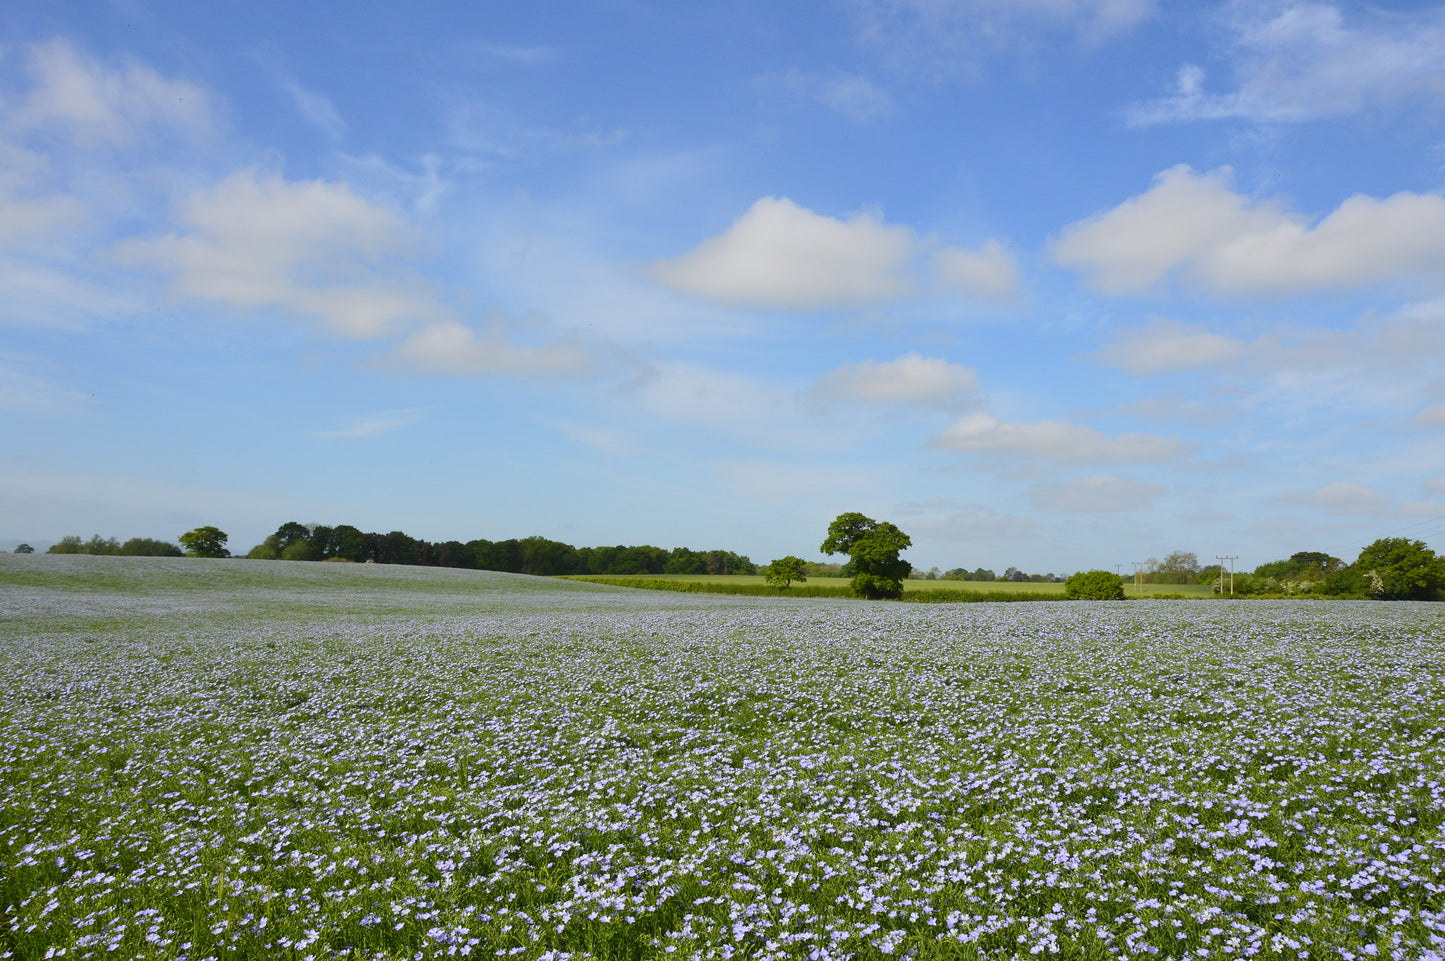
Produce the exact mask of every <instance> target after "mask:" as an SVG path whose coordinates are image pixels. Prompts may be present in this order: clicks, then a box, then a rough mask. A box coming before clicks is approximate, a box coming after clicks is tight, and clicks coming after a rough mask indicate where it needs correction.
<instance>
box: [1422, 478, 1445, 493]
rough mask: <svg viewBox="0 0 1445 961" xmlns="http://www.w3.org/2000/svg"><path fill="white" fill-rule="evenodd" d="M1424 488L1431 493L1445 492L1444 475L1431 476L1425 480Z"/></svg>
mask: <svg viewBox="0 0 1445 961" xmlns="http://www.w3.org/2000/svg"><path fill="white" fill-rule="evenodd" d="M1425 490H1426V491H1427V492H1429V493H1431V494H1445V477H1433V478H1431V479H1430V480H1427V481H1426V482H1425Z"/></svg>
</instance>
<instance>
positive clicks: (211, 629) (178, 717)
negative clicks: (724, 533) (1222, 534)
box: [0, 555, 1445, 961]
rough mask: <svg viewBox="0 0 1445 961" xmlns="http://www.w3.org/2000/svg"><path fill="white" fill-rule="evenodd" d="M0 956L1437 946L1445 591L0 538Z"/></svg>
mask: <svg viewBox="0 0 1445 961" xmlns="http://www.w3.org/2000/svg"><path fill="white" fill-rule="evenodd" d="M0 619H3V620H0V786H3V790H0V905H3V912H4V913H3V916H0V956H3V957H15V958H25V959H30V958H46V957H52V956H59V955H60V954H61V952H62V951H63V952H64V956H65V957H67V958H70V957H81V958H91V957H97V958H98V957H106V958H189V959H197V958H206V957H212V958H243V957H251V958H259V957H267V958H273V957H280V958H298V959H299V958H308V957H309V958H316V959H321V958H441V957H455V956H468V955H470V956H474V957H494V956H506V957H518V958H526V959H531V958H549V959H553V961H555V959H559V958H567V957H597V958H643V957H669V956H672V957H709V958H730V957H768V958H818V959H821V958H848V957H858V958H883V957H895V958H896V957H904V958H916V959H928V958H974V957H983V958H1012V957H1030V956H1045V957H1047V956H1052V955H1060V956H1066V957H1073V958H1079V957H1082V958H1103V957H1115V956H1133V957H1142V956H1146V955H1150V956H1155V957H1161V958H1183V957H1201V958H1202V957H1210V958H1220V957H1225V958H1229V957H1234V958H1242V957H1256V958H1286V957H1287V958H1296V957H1313V958H1320V957H1341V958H1356V957H1367V956H1381V957H1393V958H1402V959H1403V958H1411V959H1414V958H1439V957H1441V956H1442V954H1441V952H1442V951H1445V886H1442V882H1441V878H1442V877H1445V836H1442V820H1445V607H1442V606H1440V605H1433V606H1432V605H1425V604H1379V603H1375V604H1371V603H1364V602H1323V601H1321V602H1310V603H1291V602H1274V601H1256V602H1238V603H1200V602H1178V601H1147V600H1146V601H1130V602H1122V603H1112V604H1110V603H1090V602H1051V603H1016V604H1003V605H984V604H970V605H958V606H950V605H908V604H886V603H872V604H869V603H864V602H855V601H844V600H828V599H824V600H808V599H771V598H746V597H729V596H712V595H685V594H668V593H653V592H643V591H629V590H623V589H614V588H605V587H599V586H596V585H588V584H579V583H575V582H569V581H552V580H541V579H532V578H524V577H519V576H513V575H504V574H488V573H482V572H473V571H451V570H437V569H418V568H402V567H380V566H373V567H361V566H353V565H329V564H302V563H288V562H246V561H200V560H168V559H146V558H107V557H88V556H68V557H60V556H44V555H38V556H32V557H17V556H12V555H0Z"/></svg>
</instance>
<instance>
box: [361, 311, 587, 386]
mask: <svg viewBox="0 0 1445 961" xmlns="http://www.w3.org/2000/svg"><path fill="white" fill-rule="evenodd" d="M389 362H390V363H391V364H392V365H393V366H396V367H399V368H401V369H403V370H408V371H415V372H417V373H426V374H451V375H453V376H457V377H476V376H484V375H488V374H517V375H523V376H530V377H565V376H576V375H579V374H585V373H587V372H589V371H590V370H591V369H592V367H593V362H592V359H591V358H590V357H589V356H588V354H587V351H586V350H584V349H583V347H582V346H581V345H580V344H578V343H575V342H572V341H559V342H556V343H552V344H547V345H545V346H531V345H527V344H517V343H512V342H509V340H508V331H507V330H506V328H505V326H504V325H503V324H501V323H500V322H493V323H491V324H489V325H488V326H487V327H486V329H484V330H483V331H482V332H481V333H480V335H478V332H477V331H476V330H474V329H472V328H470V327H467V326H466V325H464V324H461V323H458V322H457V321H446V322H443V323H439V324H432V325H430V326H428V327H425V328H423V329H421V330H419V331H417V332H416V333H414V334H412V335H411V336H410V337H408V338H407V339H406V340H405V341H403V342H402V343H401V344H399V345H398V346H397V347H396V348H395V349H394V350H393V351H392V352H391V353H390V355H389Z"/></svg>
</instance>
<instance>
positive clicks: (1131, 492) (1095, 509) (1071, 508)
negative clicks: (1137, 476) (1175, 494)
mask: <svg viewBox="0 0 1445 961" xmlns="http://www.w3.org/2000/svg"><path fill="white" fill-rule="evenodd" d="M1164 489H1165V488H1164V486H1163V485H1162V484H1152V483H1147V482H1145V481H1136V480H1129V479H1128V478H1125V477H1112V476H1109V475H1107V474H1098V475H1095V476H1093V477H1075V478H1070V479H1069V480H1066V481H1060V482H1058V483H1053V484H1037V485H1035V486H1034V487H1033V488H1032V489H1031V490H1030V491H1029V497H1030V498H1032V500H1033V502H1034V503H1035V504H1037V505H1038V506H1039V507H1042V508H1046V509H1048V510H1055V511H1064V512H1067V513H1081V514H1095V513H1116V512H1121V511H1133V510H1141V509H1144V508H1148V507H1150V506H1152V504H1153V501H1154V498H1155V497H1157V496H1158V495H1159V494H1161V493H1163V492H1164Z"/></svg>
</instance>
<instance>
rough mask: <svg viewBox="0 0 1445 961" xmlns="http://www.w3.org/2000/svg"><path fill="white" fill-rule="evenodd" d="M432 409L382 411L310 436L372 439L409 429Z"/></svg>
mask: <svg viewBox="0 0 1445 961" xmlns="http://www.w3.org/2000/svg"><path fill="white" fill-rule="evenodd" d="M434 407H435V405H429V406H426V407H407V408H405V409H403V410H384V411H380V412H378V413H375V414H366V415H364V416H362V417H358V418H356V419H355V420H353V421H351V422H350V423H349V424H347V425H346V426H345V427H341V428H338V429H336V430H319V431H315V432H314V433H312V434H311V436H312V437H315V438H333V437H374V436H376V435H377V434H385V433H388V432H390V431H393V430H396V429H397V428H399V427H409V426H411V425H412V424H417V423H420V422H421V421H422V420H424V419H425V418H424V417H423V415H424V414H425V413H426V412H427V411H429V410H433V409H434Z"/></svg>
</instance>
